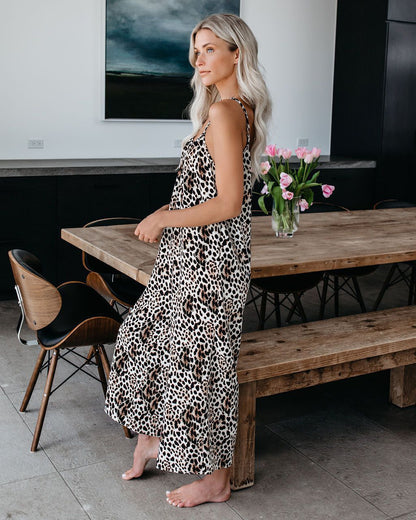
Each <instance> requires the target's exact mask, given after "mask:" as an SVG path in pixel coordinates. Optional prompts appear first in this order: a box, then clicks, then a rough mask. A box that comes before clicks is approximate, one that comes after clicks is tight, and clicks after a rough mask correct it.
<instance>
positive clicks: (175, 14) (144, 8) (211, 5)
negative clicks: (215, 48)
mask: <svg viewBox="0 0 416 520" xmlns="http://www.w3.org/2000/svg"><path fill="white" fill-rule="evenodd" d="M212 13H233V14H237V15H239V13H240V0H198V1H196V0H158V1H157V2H149V1H148V0H107V1H106V35H105V45H106V58H105V119H159V120H160V119H168V120H169V119H170V120H177V119H185V118H186V116H185V114H184V113H185V109H186V107H187V106H188V104H189V102H190V101H191V98H192V91H191V88H190V85H189V82H190V79H191V77H192V74H193V68H192V67H191V65H190V64H189V61H188V49H189V37H190V34H191V31H192V29H193V28H194V27H195V25H196V24H197V23H198V22H199V21H200V20H202V19H203V18H205V17H206V16H208V15H209V14H212Z"/></svg>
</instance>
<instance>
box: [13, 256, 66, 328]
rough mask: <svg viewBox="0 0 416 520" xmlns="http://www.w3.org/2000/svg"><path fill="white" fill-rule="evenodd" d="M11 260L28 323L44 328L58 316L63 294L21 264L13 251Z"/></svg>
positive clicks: (32, 326)
mask: <svg viewBox="0 0 416 520" xmlns="http://www.w3.org/2000/svg"><path fill="white" fill-rule="evenodd" d="M9 260H10V264H11V266H12V271H13V276H14V280H15V282H16V285H17V286H18V287H19V289H20V294H21V295H22V299H23V307H24V310H25V316H26V323H27V325H28V327H29V328H30V329H32V330H40V329H43V327H46V326H47V325H49V324H50V323H51V322H52V321H53V320H54V319H55V318H56V317H57V316H58V314H59V311H60V309H61V305H62V298H61V295H60V294H59V292H58V290H57V288H56V287H55V286H54V285H52V284H51V283H49V282H48V281H47V280H45V279H44V278H42V277H40V276H37V275H36V274H33V273H32V272H30V271H29V270H28V269H26V268H24V267H23V266H21V265H20V264H19V262H17V261H16V260H15V258H14V257H13V255H12V253H11V251H9Z"/></svg>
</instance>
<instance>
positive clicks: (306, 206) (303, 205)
mask: <svg viewBox="0 0 416 520" xmlns="http://www.w3.org/2000/svg"><path fill="white" fill-rule="evenodd" d="M299 207H300V210H301V211H305V210H306V209H309V204H308V203H307V201H306V200H305V199H300V201H299Z"/></svg>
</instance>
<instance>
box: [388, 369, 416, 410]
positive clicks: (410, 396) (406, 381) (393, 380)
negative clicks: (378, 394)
mask: <svg viewBox="0 0 416 520" xmlns="http://www.w3.org/2000/svg"><path fill="white" fill-rule="evenodd" d="M389 400H390V402H391V403H393V404H395V405H396V406H399V407H400V408H405V407H406V406H412V405H414V404H416V364H415V365H407V366H403V367H397V368H392V369H390V399H389Z"/></svg>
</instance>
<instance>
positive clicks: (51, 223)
mask: <svg viewBox="0 0 416 520" xmlns="http://www.w3.org/2000/svg"><path fill="white" fill-rule="evenodd" d="M0 219H1V220H0V222H1V224H0V226H1V233H0V294H1V296H2V298H3V299H4V298H10V297H12V296H14V281H13V276H12V272H11V268H10V264H9V259H8V256H7V252H8V251H9V250H10V249H13V248H20V249H27V250H29V251H32V252H33V253H34V254H36V255H37V256H39V257H40V258H43V259H44V268H45V272H47V273H48V274H49V273H50V276H51V277H52V278H55V277H56V248H55V243H56V224H55V221H56V182H55V179H54V178H51V177H38V178H36V179H32V178H0Z"/></svg>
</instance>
